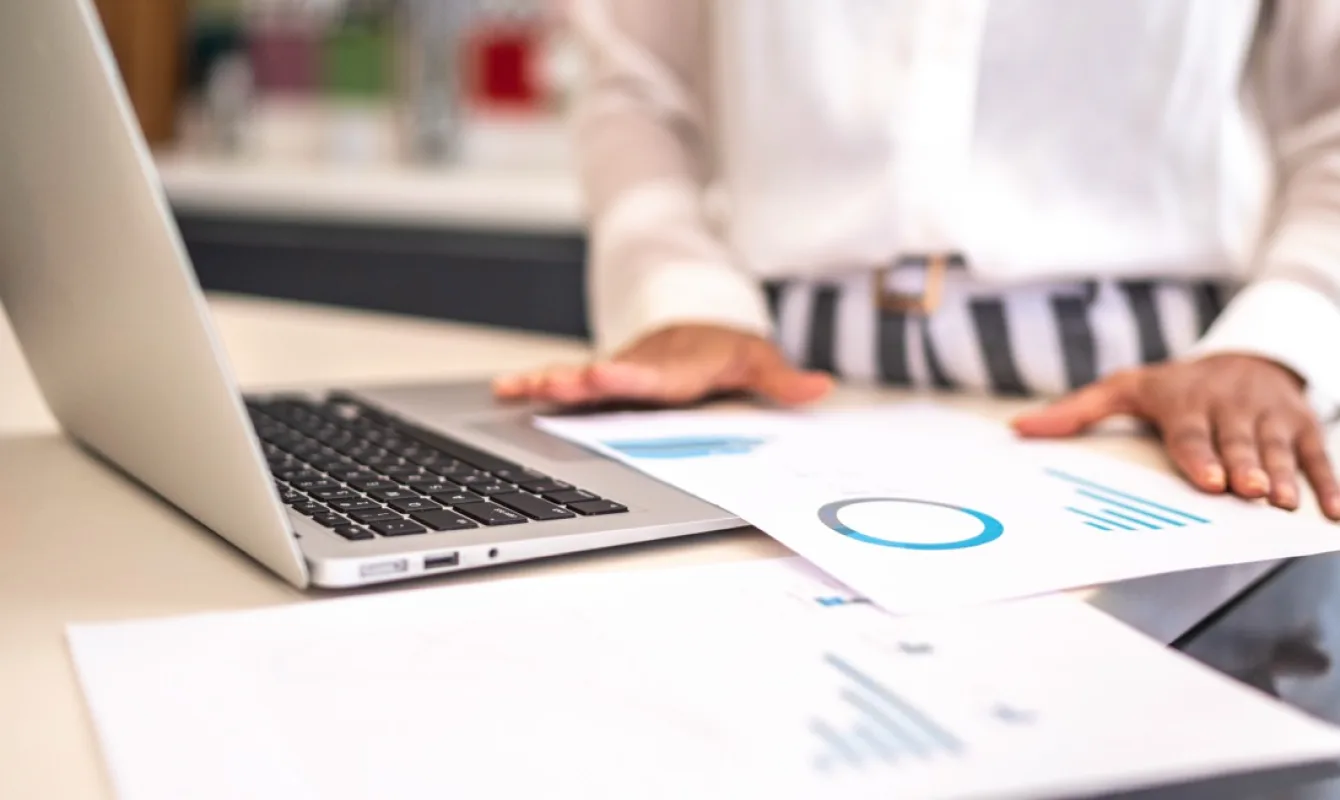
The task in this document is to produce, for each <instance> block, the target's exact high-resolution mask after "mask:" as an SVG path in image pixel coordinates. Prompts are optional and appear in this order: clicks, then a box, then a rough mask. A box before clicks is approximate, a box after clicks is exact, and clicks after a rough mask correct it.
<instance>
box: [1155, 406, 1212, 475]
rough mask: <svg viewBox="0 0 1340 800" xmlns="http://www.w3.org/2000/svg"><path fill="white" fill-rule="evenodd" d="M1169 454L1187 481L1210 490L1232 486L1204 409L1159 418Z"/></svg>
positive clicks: (1164, 442)
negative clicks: (1215, 444)
mask: <svg viewBox="0 0 1340 800" xmlns="http://www.w3.org/2000/svg"><path fill="white" fill-rule="evenodd" d="M1158 426H1159V433H1160V434H1161V435H1162V437H1163V447H1164V449H1165V450H1167V451H1168V457H1169V458H1170V459H1172V462H1173V464H1175V465H1177V468H1178V469H1179V470H1181V472H1182V474H1183V475H1185V476H1186V478H1187V480H1189V481H1191V483H1192V484H1193V485H1194V486H1196V487H1197V488H1199V489H1202V490H1204V491H1207V492H1222V491H1224V489H1226V488H1228V475H1227V473H1226V472H1225V471H1224V465H1223V464H1222V463H1221V462H1220V461H1219V455H1218V453H1217V452H1215V449H1214V442H1213V440H1212V439H1211V438H1210V417H1209V414H1208V413H1206V412H1205V411H1204V410H1202V409H1197V410H1190V409H1188V410H1184V411H1179V412H1177V413H1175V414H1172V415H1170V416H1169V417H1168V418H1167V419H1164V420H1159V421H1158Z"/></svg>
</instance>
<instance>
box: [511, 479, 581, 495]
mask: <svg viewBox="0 0 1340 800" xmlns="http://www.w3.org/2000/svg"><path fill="white" fill-rule="evenodd" d="M521 488H522V489H525V490H526V491H528V492H533V493H535V494H549V493H551V492H561V491H563V490H565V489H571V488H572V484H570V483H564V482H563V481H556V480H554V479H552V478H546V479H544V480H539V481H524V482H523V483H522V484H521Z"/></svg>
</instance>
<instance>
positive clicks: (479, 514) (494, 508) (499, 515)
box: [452, 503, 526, 525]
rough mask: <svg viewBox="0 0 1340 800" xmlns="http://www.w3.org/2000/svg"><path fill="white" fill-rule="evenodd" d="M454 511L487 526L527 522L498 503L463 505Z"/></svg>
mask: <svg viewBox="0 0 1340 800" xmlns="http://www.w3.org/2000/svg"><path fill="white" fill-rule="evenodd" d="M452 510H453V511H459V512H460V513H462V514H464V515H466V516H467V517H469V518H471V519H473V520H477V521H479V522H482V523H484V524H485V525H515V524H517V523H518V522H525V521H526V518H525V517H523V516H521V515H520V514H518V513H516V512H515V511H513V510H512V509H510V508H503V507H502V506H500V505H497V504H496V503H463V504H462V505H459V506H453V507H452Z"/></svg>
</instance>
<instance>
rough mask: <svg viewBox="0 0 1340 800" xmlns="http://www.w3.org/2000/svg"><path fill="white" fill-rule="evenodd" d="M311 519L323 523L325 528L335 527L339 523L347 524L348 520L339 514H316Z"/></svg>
mask: <svg viewBox="0 0 1340 800" xmlns="http://www.w3.org/2000/svg"><path fill="white" fill-rule="evenodd" d="M312 519H313V520H315V521H316V522H319V523H320V524H322V525H325V526H326V527H327V528H337V527H339V526H341V525H348V524H349V520H347V519H345V518H344V517H342V516H340V515H339V514H317V515H316V516H314V517H312Z"/></svg>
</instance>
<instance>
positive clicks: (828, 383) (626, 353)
mask: <svg viewBox="0 0 1340 800" xmlns="http://www.w3.org/2000/svg"><path fill="white" fill-rule="evenodd" d="M832 386H833V380H832V378H830V377H829V376H828V375H827V374H825V373H822V372H806V371H802V370H798V369H796V368H795V367H793V366H791V365H790V364H788V363H787V361H786V358H785V357H784V356H783V355H782V353H781V351H780V350H778V349H777V346H776V345H774V344H773V343H772V342H770V341H768V340H767V339H763V338H761V337H759V336H755V335H753V334H748V333H743V332H741V331H736V330H731V329H729V328H724V327H717V326H712V325H675V326H671V327H668V328H664V329H662V330H659V331H656V332H655V333H651V334H649V335H647V336H645V337H643V338H642V339H639V340H638V341H636V342H634V343H633V344H632V345H630V346H629V347H627V348H625V349H624V350H622V351H620V352H619V353H617V354H615V355H614V356H613V357H611V358H609V359H607V360H603V361H597V362H595V363H592V364H587V365H585V366H558V367H550V368H548V369H541V370H536V371H533V372H526V373H521V374H517V375H506V376H503V377H500V378H498V379H497V380H495V381H494V383H493V390H494V394H495V395H496V396H497V397H498V398H499V399H502V400H533V401H538V402H545V403H555V404H558V405H563V406H574V405H587V404H592V403H602V402H639V403H652V404H659V405H683V404H686V403H692V402H695V401H697V400H702V399H704V398H707V397H710V396H712V395H716V394H725V393H735V392H748V393H752V394H755V395H758V396H759V397H761V398H763V399H766V400H770V401H772V402H775V403H779V404H781V405H788V406H790V405H799V404H803V403H808V402H812V401H814V400H818V399H819V398H821V397H823V396H824V395H825V394H827V393H828V391H829V390H830V389H831V388H832Z"/></svg>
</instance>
